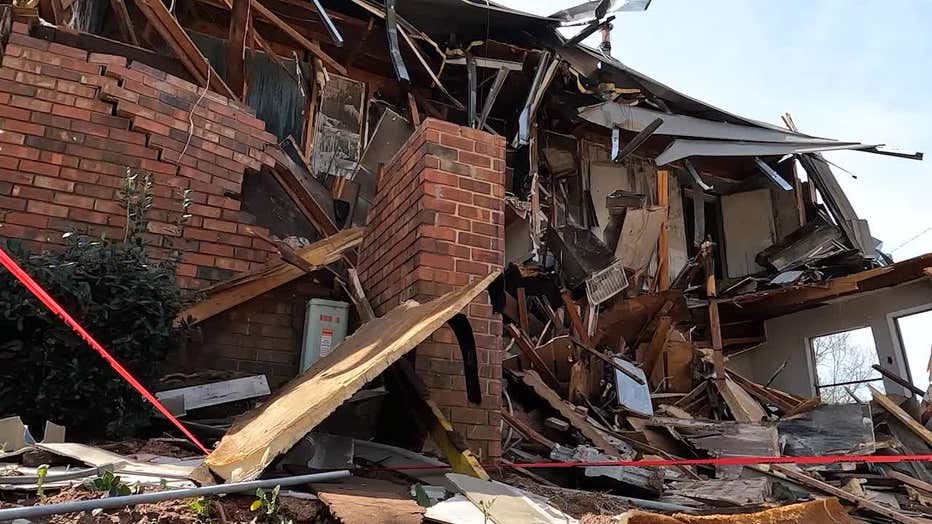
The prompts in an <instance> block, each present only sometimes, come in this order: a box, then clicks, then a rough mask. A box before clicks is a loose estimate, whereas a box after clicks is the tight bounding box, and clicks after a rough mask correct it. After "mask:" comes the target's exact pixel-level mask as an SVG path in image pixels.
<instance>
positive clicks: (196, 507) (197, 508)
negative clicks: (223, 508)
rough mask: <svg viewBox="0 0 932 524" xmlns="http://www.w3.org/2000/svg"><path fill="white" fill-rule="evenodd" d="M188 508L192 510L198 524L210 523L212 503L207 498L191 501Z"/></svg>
mask: <svg viewBox="0 0 932 524" xmlns="http://www.w3.org/2000/svg"><path fill="white" fill-rule="evenodd" d="M188 507H189V508H191V512H192V513H194V518H195V520H196V521H197V522H201V523H205V524H206V523H207V522H210V501H209V500H207V497H198V498H196V499H191V500H189V501H188Z"/></svg>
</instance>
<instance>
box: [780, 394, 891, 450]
mask: <svg viewBox="0 0 932 524" xmlns="http://www.w3.org/2000/svg"><path fill="white" fill-rule="evenodd" d="M777 434H778V435H779V436H780V444H781V445H782V446H783V455H785V456H789V457H797V456H809V457H811V456H823V455H871V454H873V453H874V451H875V449H876V444H875V442H874V423H873V420H872V419H871V409H870V404H823V405H821V406H818V407H816V408H815V409H813V410H812V411H810V412H808V413H805V414H803V415H797V416H793V417H787V418H783V419H780V421H779V422H778V423H777Z"/></svg>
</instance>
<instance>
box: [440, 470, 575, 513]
mask: <svg viewBox="0 0 932 524" xmlns="http://www.w3.org/2000/svg"><path fill="white" fill-rule="evenodd" d="M447 478H448V479H449V480H450V482H452V483H454V484H456V487H458V488H459V489H460V491H462V492H463V494H464V495H465V496H466V498H467V499H469V500H470V502H472V503H473V504H475V505H476V506H477V507H478V508H483V511H484V513H485V514H486V516H487V517H488V520H489V521H491V522H493V523H494V524H514V523H516V522H521V523H525V524H573V523H576V522H578V521H577V520H576V519H574V518H572V517H570V516H569V515H566V514H565V513H563V512H562V511H559V510H557V509H556V508H553V507H552V506H547V505H544V504H541V503H539V502H537V501H535V500H532V499H531V498H530V497H528V496H527V495H525V494H524V492H522V491H520V490H518V489H515V488H513V487H511V486H509V485H507V484H501V483H499V482H492V481H488V480H482V479H477V478H475V477H470V476H468V475H461V474H459V473H448V474H447Z"/></svg>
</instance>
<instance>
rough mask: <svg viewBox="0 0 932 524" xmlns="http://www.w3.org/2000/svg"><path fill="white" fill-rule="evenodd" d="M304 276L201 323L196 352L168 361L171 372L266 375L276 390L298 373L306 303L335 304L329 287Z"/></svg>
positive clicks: (311, 276) (182, 354)
mask: <svg viewBox="0 0 932 524" xmlns="http://www.w3.org/2000/svg"><path fill="white" fill-rule="evenodd" d="M313 278H314V276H313V275H308V276H305V277H302V278H300V279H298V280H296V281H294V282H292V283H290V284H288V285H286V286H281V287H279V288H277V289H274V290H272V291H270V292H268V293H265V294H263V295H260V296H258V297H256V298H254V299H252V300H250V301H248V302H246V303H244V304H241V305H239V306H237V307H235V308H233V309H230V310H229V311H226V312H224V313H221V314H219V315H217V316H215V317H213V318H210V319H208V320H206V321H204V322H203V323H202V324H200V328H199V329H200V331H201V334H200V336H199V339H200V340H199V341H198V342H197V343H195V344H192V348H196V349H197V350H196V351H182V352H181V353H180V354H179V355H177V356H175V357H173V358H172V359H170V360H171V361H172V362H171V366H172V370H176V371H179V372H185V371H186V372H190V371H192V370H199V369H219V370H232V371H242V372H244V373H255V374H264V375H265V376H266V378H267V379H268V381H269V385H271V386H272V388H273V389H274V388H277V387H279V386H281V385H282V384H284V383H285V382H287V381H288V380H291V379H292V378H294V376H295V375H296V374H297V373H298V359H299V356H300V354H301V353H300V351H301V342H302V334H303V333H304V315H305V310H306V307H307V301H308V300H309V299H310V298H313V297H319V298H328V299H333V298H334V297H332V296H331V294H332V293H331V290H332V286H331V287H329V288H328V287H325V286H323V285H321V284H317V283H315V282H314V281H313Z"/></svg>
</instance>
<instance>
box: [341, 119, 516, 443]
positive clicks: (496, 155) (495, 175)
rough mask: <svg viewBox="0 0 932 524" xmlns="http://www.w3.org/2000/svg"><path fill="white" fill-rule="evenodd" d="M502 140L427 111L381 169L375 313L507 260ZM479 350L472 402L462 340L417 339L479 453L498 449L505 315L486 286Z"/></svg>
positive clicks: (442, 333)
mask: <svg viewBox="0 0 932 524" xmlns="http://www.w3.org/2000/svg"><path fill="white" fill-rule="evenodd" d="M504 172H505V140H504V139H503V138H502V137H500V136H494V135H491V134H488V133H485V132H482V131H477V130H475V129H471V128H467V127H461V126H458V125H456V124H452V123H449V122H444V121H441V120H435V119H427V120H425V121H424V122H423V123H422V124H421V126H420V127H419V128H418V129H417V130H416V131H415V132H414V134H413V135H412V136H411V137H410V138H409V139H408V141H407V143H406V144H405V146H404V147H403V148H402V149H401V150H400V151H399V152H398V153H397V154H396V155H395V157H394V158H393V159H392V161H391V162H389V163H388V165H386V167H385V169H384V170H383V175H382V180H381V181H380V183H379V189H378V192H377V195H376V198H375V202H374V204H373V206H372V209H371V210H370V211H369V217H368V227H367V230H366V235H365V238H364V240H363V244H362V247H361V250H360V255H359V269H360V278H361V280H362V283H363V286H364V287H365V289H366V291H367V293H368V294H369V299H370V300H371V301H372V305H373V307H374V308H375V310H376V312H377V313H378V314H380V315H381V314H384V313H385V312H386V311H388V310H390V309H391V308H393V307H395V306H397V305H398V304H399V303H401V302H402V301H404V300H407V299H411V298H413V299H415V300H418V301H421V302H423V301H427V300H430V299H432V298H434V297H437V296H440V295H442V294H444V293H446V292H448V291H451V290H453V289H457V288H459V287H462V286H464V285H466V284H467V283H469V282H470V281H472V280H474V279H477V278H481V277H482V276H485V275H488V274H489V273H490V272H492V271H495V270H498V269H500V268H501V267H502V264H503V260H504V251H505V232H504V200H503V197H504V191H505V189H504V177H505V175H504ZM464 312H465V313H466V314H467V315H468V316H469V320H470V322H471V324H472V327H473V330H474V332H475V336H476V346H477V351H478V354H479V376H480V381H481V383H482V393H483V402H482V404H481V405H480V406H476V405H472V404H469V402H468V400H467V399H466V383H465V379H464V376H463V364H462V359H461V354H460V350H459V347H458V346H457V344H456V339H455V337H454V336H453V332H452V331H450V329H449V328H447V327H444V328H442V329H440V330H439V331H437V332H436V333H434V334H433V335H432V336H431V337H430V338H429V339H428V340H427V341H426V342H424V343H423V344H421V345H420V346H418V348H417V352H416V355H417V356H416V369H417V372H418V374H419V375H420V376H421V378H423V380H424V382H425V383H426V384H427V386H428V388H429V389H430V395H431V398H432V399H433V400H434V401H435V402H436V403H437V404H438V405H439V406H440V408H441V409H442V410H443V412H444V414H445V415H446V416H447V417H448V418H449V419H450V420H451V421H452V422H453V424H454V426H456V428H457V429H458V430H459V431H460V432H461V433H462V434H463V435H464V436H465V437H466V439H467V441H468V442H469V445H470V447H471V448H472V450H473V451H474V452H476V453H478V454H479V455H480V456H481V458H482V459H487V458H494V457H499V456H500V455H501V431H500V423H501V414H500V405H499V399H500V396H501V377H502V367H501V362H502V356H503V354H504V351H503V349H502V341H501V334H502V323H501V318H500V317H499V316H498V315H496V314H493V313H492V307H491V304H490V303H489V297H488V294H487V293H483V294H482V295H480V296H479V297H478V298H477V299H476V300H475V301H474V302H473V303H472V304H470V306H469V307H468V308H467V309H466V311H464Z"/></svg>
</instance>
